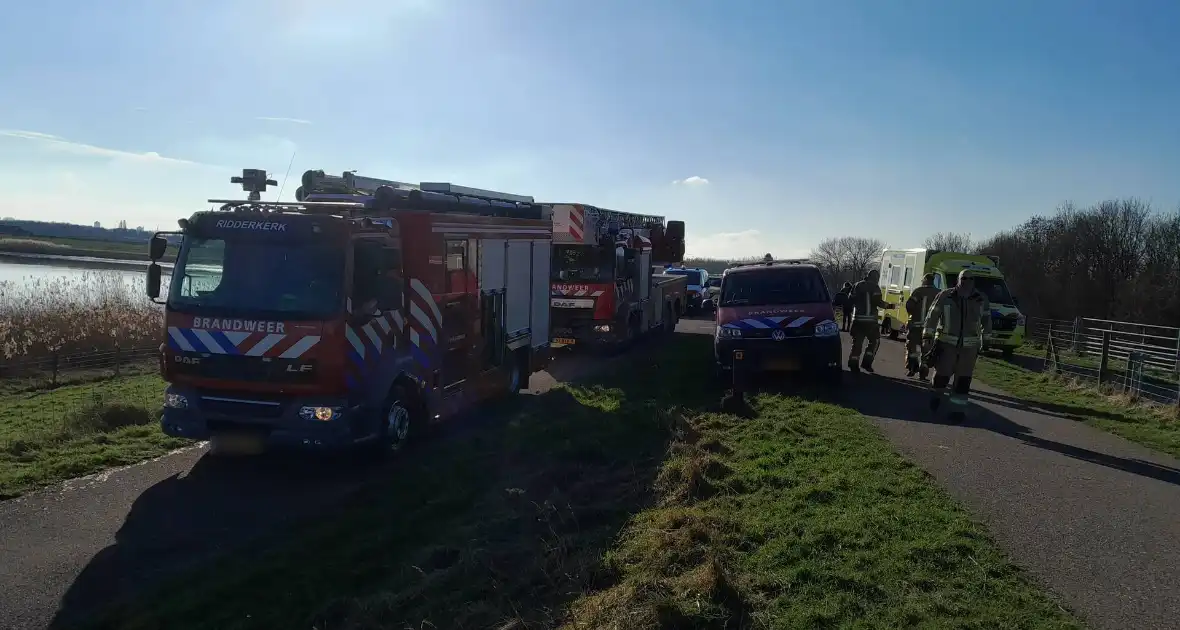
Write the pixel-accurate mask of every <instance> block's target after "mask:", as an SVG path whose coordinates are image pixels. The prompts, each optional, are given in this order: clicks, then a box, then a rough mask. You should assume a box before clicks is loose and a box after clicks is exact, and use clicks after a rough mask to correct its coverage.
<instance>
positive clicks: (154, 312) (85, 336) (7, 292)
mask: <svg viewBox="0 0 1180 630" xmlns="http://www.w3.org/2000/svg"><path fill="white" fill-rule="evenodd" d="M161 325H162V311H161V310H160V308H159V307H158V306H156V305H155V304H153V303H152V302H151V301H150V300H148V299H147V298H146V297H144V296H143V295H142V294H140V293H138V292H136V291H135V290H134V289H133V288H132V287H130V286H128V285H127V284H126V282H124V280H123V277H122V274H120V273H118V272H114V271H88V272H86V273H85V274H83V275H82V276H81V277H80V278H65V277H62V278H50V279H41V278H38V279H31V280H24V281H15V282H14V281H4V282H0V359H3V360H21V359H36V358H40V357H46V356H51V355H53V354H74V353H85V352H94V351H99V350H111V349H113V348H115V347H116V346H118V347H123V348H131V347H138V346H143V345H145V344H148V343H150V342H151V341H153V340H156V339H159V337H160V334H161V329H160V327H161Z"/></svg>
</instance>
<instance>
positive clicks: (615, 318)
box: [547, 203, 687, 349]
mask: <svg viewBox="0 0 1180 630" xmlns="http://www.w3.org/2000/svg"><path fill="white" fill-rule="evenodd" d="M547 207H549V208H550V209H551V210H552V220H553V267H552V283H551V285H550V292H551V301H550V305H551V307H552V313H551V315H550V317H551V321H552V330H553V333H552V334H553V338H552V341H553V344H554V346H590V347H592V348H616V349H617V348H623V347H626V346H627V345H628V344H630V343H631V342H632V341H635V340H636V339H637V338H639V337H641V336H642V335H645V334H647V333H649V332H653V331H666V332H672V331H673V330H675V328H676V322H677V320H678V319H679V317H680V315H681V314H682V313H684V311H685V308H686V306H687V302H686V299H687V295H686V283H685V278H684V276H673V275H667V274H664V273H659V272H656V271H655V270H654V269H653V267H657V266H658V267H660V268H661V271H662V267H663V266H664V265H666V264H668V263H673V262H680V261H682V260H684V222H683V221H665V219H664V217H661V216H648V215H641V214H633V213H629V212H619V211H615V210H606V209H603V208H596V207H594V206H588V205H583V204H563V203H558V204H548V205H547Z"/></svg>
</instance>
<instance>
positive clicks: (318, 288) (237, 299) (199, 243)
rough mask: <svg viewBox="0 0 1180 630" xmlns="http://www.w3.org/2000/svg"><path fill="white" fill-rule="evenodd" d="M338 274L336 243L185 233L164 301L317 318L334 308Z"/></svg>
mask: <svg viewBox="0 0 1180 630" xmlns="http://www.w3.org/2000/svg"><path fill="white" fill-rule="evenodd" d="M343 277H344V251H343V250H341V249H340V248H333V247H331V246H328V245H320V244H309V243H306V242H299V243H296V242H291V243H285V242H258V241H253V240H236V239H230V240H222V239H216V238H198V237H190V238H189V239H188V241H187V243H186V245H185V247H184V248H182V250H181V252H180V256H179V257H178V258H177V261H176V266H175V267H174V269H173V273H172V285H171V289H170V291H169V296H168V305H169V306H170V307H171V308H174V309H177V310H181V311H200V310H204V309H208V310H210V311H216V312H221V313H229V312H233V313H242V314H255V315H265V314H270V315H271V316H273V317H283V318H290V319H322V318H325V317H329V316H331V315H333V314H334V313H336V311H337V310H339V308H340V303H341V291H342V289H343Z"/></svg>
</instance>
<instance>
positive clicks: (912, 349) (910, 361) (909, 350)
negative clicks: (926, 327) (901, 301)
mask: <svg viewBox="0 0 1180 630" xmlns="http://www.w3.org/2000/svg"><path fill="white" fill-rule="evenodd" d="M937 296H938V289H936V288H934V274H932V273H928V274H926V275H924V276H922V286H920V287H917V288H915V289H914V290H913V291H912V292H910V299H908V300H906V301H905V310H906V313H909V316H910V321H909V323H908V325H907V326H906V338H905V351H906V357H905V369H906V374H907V375H908V376H913V375H914V374H917V375H918V378H920V379H922V380H923V381H924V380H926V377H927V376H928V375H929V373H930V366H928V365H926V363H925V362H924V361H923V360H922V357H923V356H924V355H925V354H926V352H925V349H924V348H923V347H922V346H923V344H922V324H923V322H925V321H926V313H928V312H930V305H931V304H934V298H936V297H937Z"/></svg>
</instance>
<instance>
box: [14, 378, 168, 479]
mask: <svg viewBox="0 0 1180 630" xmlns="http://www.w3.org/2000/svg"><path fill="white" fill-rule="evenodd" d="M162 391H163V382H162V381H161V380H160V378H159V377H158V376H155V375H150V374H145V375H140V376H133V377H128V378H120V379H112V380H106V381H102V382H97V383H88V384H79V385H71V386H66V387H61V388H58V389H53V390H48V391H37V392H26V393H22V394H8V395H4V396H0V499H8V498H12V497H15V496H19V495H21V494H23V493H25V492H28V491H30V490H33V489H35V488H38V487H41V486H45V485H48V484H51V483H54V482H57V481H63V480H66V479H72V478H76V477H80V476H82V475H87V474H90V473H94V472H98V471H101V470H103V469H106V468H110V467H112V466H120V465H125V464H133V463H135V462H138V461H142V460H144V459H148V458H151V457H155V456H157V455H162V454H164V453H166V452H168V451H169V450H172V449H174V448H177V447H179V446H182V445H184V444H185V442H183V441H181V440H175V439H172V438H169V437H167V436H165V435H164V434H163V433H161V431H160V428H159V426H158V425H157V424H156V422H157V420H159V415H158V414H159V406H160V400H161V392H162Z"/></svg>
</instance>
